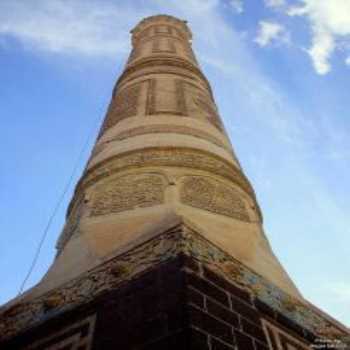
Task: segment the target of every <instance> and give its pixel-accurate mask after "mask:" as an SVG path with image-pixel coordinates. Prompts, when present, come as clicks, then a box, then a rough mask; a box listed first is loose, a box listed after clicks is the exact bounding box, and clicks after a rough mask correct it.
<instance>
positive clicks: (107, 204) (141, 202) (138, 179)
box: [90, 174, 164, 216]
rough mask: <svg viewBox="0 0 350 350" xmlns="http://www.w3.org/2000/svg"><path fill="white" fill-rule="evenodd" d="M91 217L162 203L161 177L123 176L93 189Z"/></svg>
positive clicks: (152, 175) (162, 185) (162, 187)
mask: <svg viewBox="0 0 350 350" xmlns="http://www.w3.org/2000/svg"><path fill="white" fill-rule="evenodd" d="M94 192H95V195H94V197H93V200H92V204H91V212H90V214H91V216H98V215H105V214H110V213H119V212H121V211H125V210H131V209H134V208H145V207H150V206H154V205H157V204H162V203H163V202H164V181H163V177H162V176H160V175H155V174H141V175H139V174H138V175H125V176H123V177H120V178H115V179H113V178H112V179H109V180H108V181H105V182H103V183H101V184H99V185H98V186H97V187H96V188H95V191H94Z"/></svg>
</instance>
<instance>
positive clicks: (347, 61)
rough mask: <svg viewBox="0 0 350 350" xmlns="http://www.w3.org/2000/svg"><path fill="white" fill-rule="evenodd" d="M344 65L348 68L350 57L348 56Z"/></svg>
mask: <svg viewBox="0 0 350 350" xmlns="http://www.w3.org/2000/svg"><path fill="white" fill-rule="evenodd" d="M345 64H346V65H347V66H350V56H348V57H347V58H346V59H345Z"/></svg>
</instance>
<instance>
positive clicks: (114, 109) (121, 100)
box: [100, 84, 141, 135]
mask: <svg viewBox="0 0 350 350" xmlns="http://www.w3.org/2000/svg"><path fill="white" fill-rule="evenodd" d="M140 92H141V85H140V84H134V85H131V86H128V87H126V88H124V89H123V90H121V91H118V93H117V95H116V96H115V97H114V98H113V100H112V102H111V105H110V108H109V110H108V113H107V117H106V119H105V121H104V123H103V126H102V129H101V132H100V135H101V134H102V133H103V132H104V131H105V130H106V129H108V128H110V127H112V126H114V125H115V124H117V123H118V122H120V121H121V120H123V119H125V118H129V117H132V116H135V115H136V114H137V101H138V97H139V95H140Z"/></svg>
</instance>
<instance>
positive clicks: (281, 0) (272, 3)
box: [264, 0, 286, 8]
mask: <svg viewBox="0 0 350 350" xmlns="http://www.w3.org/2000/svg"><path fill="white" fill-rule="evenodd" d="M264 2H265V6H266V7H272V8H277V7H281V6H283V5H285V4H286V2H285V0H265V1H264Z"/></svg>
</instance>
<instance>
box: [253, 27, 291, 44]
mask: <svg viewBox="0 0 350 350" xmlns="http://www.w3.org/2000/svg"><path fill="white" fill-rule="evenodd" d="M254 41H255V42H256V43H257V44H258V45H259V46H261V47H264V46H267V45H269V44H271V43H272V42H273V41H284V42H286V41H288V33H287V32H286V30H285V28H284V26H283V25H281V24H279V23H276V22H270V21H260V22H259V29H258V34H257V36H256V38H255V39H254Z"/></svg>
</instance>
